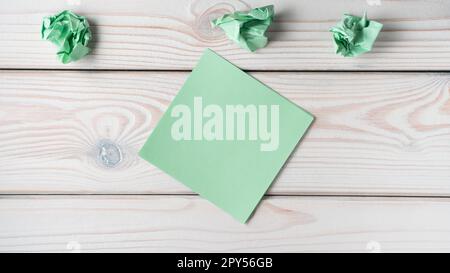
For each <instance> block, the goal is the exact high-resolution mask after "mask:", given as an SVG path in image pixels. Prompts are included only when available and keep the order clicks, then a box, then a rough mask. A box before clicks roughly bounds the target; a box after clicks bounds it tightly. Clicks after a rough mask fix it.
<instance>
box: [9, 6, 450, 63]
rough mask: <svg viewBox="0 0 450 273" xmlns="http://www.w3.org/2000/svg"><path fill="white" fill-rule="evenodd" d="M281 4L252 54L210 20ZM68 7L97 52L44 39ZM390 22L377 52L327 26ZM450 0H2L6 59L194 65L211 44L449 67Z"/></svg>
mask: <svg viewBox="0 0 450 273" xmlns="http://www.w3.org/2000/svg"><path fill="white" fill-rule="evenodd" d="M269 3H274V4H275V6H276V9H277V18H276V22H275V24H274V25H273V27H272V29H271V32H270V38H271V41H272V42H271V44H270V46H269V47H268V48H266V49H263V50H261V51H259V52H258V53H257V54H250V53H247V52H245V51H244V50H242V49H240V48H238V47H237V46H236V45H234V44H233V43H232V42H230V41H228V40H227V39H226V38H225V36H224V34H223V33H222V32H221V31H220V30H214V29H211V27H210V25H209V21H210V20H211V19H213V18H216V17H218V16H220V15H222V14H224V13H228V12H232V11H235V10H247V9H249V8H250V7H257V6H262V5H265V4H269ZM63 9H71V10H73V11H75V12H78V13H80V14H83V15H86V16H88V18H89V19H90V20H91V24H92V26H93V31H94V35H95V39H96V41H95V43H94V44H93V48H94V51H93V54H92V55H91V56H90V57H88V58H86V59H85V60H83V61H81V62H79V63H76V64H72V65H61V64H59V63H58V61H57V60H56V57H55V49H54V48H53V47H52V46H51V45H50V44H49V43H48V42H45V41H41V40H40V23H41V21H42V18H43V17H44V16H46V15H50V14H54V13H56V12H58V11H61V10H63ZM365 10H367V11H368V13H369V16H370V18H373V19H375V20H378V21H381V22H382V23H384V25H385V28H384V31H383V33H382V34H381V35H380V37H379V40H378V42H377V43H376V46H375V48H374V51H373V52H372V53H370V54H367V55H364V56H362V57H360V58H356V59H346V58H342V57H340V56H336V55H335V54H334V48H333V44H332V39H331V35H330V33H329V32H328V30H329V28H330V27H331V26H333V25H334V24H335V23H336V22H338V21H339V20H340V18H341V16H342V14H343V13H345V12H348V13H353V14H355V15H359V14H362V13H363V12H364V11H365ZM449 10H450V2H449V1H442V0H415V1H411V0H400V1H392V0H366V1H364V0H339V1H336V0H315V1H309V0H270V1H266V0H264V1H261V0H243V1H242V0H227V1H218V0H183V1H180V0H165V1H148V0H129V1H110V0H89V1H86V0H66V1H53V0H40V1H33V0H15V1H14V5H12V4H11V3H10V2H9V1H1V2H0V68H57V69H67V68H71V69H73V68H76V69H140V70H141V69H152V70H160V69H165V70H190V69H192V67H193V65H194V64H195V63H196V61H197V60H198V58H199V56H200V54H201V52H202V51H203V50H204V49H205V48H207V47H209V48H212V49H214V50H216V51H218V52H219V53H220V54H222V55H224V56H225V57H227V58H228V59H230V60H232V61H233V62H235V63H236V64H237V65H239V66H240V67H242V68H245V69H249V70H440V71H442V70H450V27H449V26H450V13H449Z"/></svg>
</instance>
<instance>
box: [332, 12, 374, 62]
mask: <svg viewBox="0 0 450 273" xmlns="http://www.w3.org/2000/svg"><path fill="white" fill-rule="evenodd" d="M382 28H383V24H381V23H378V22H376V21H370V20H368V19H367V14H366V13H365V14H364V16H363V17H357V16H352V15H348V14H345V15H344V19H343V20H342V21H341V22H340V23H339V24H338V25H336V26H335V27H333V28H332V29H330V31H331V32H332V33H333V37H334V44H335V47H336V54H341V55H342V56H345V57H356V56H359V55H361V54H363V53H366V52H369V51H371V50H372V47H373V44H374V43H375V41H376V39H377V37H378V34H379V33H380V31H381V29H382Z"/></svg>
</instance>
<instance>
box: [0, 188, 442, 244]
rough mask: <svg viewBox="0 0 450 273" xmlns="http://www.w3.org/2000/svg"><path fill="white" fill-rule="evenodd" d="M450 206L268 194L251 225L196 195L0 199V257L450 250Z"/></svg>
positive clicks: (435, 202)
mask: <svg viewBox="0 0 450 273" xmlns="http://www.w3.org/2000/svg"><path fill="white" fill-rule="evenodd" d="M449 214H450V202H449V199H439V198H438V199H432V200H430V199H428V200H427V199H420V200H419V199H415V198H412V199H408V198H406V199H397V198H390V199H389V198H383V199H380V198H331V197H330V198H320V197H315V198H310V197H270V198H269V199H267V200H265V201H263V203H262V205H261V206H260V207H259V209H258V210H257V212H256V214H255V216H254V217H253V218H252V219H251V220H250V222H249V223H248V224H247V225H243V224H239V223H238V222H236V221H235V220H233V219H231V217H229V216H228V215H227V214H225V213H224V212H222V211H220V210H219V209H217V208H216V207H214V206H213V205H211V204H210V203H208V202H207V201H205V200H203V199H200V198H198V197H182V196H168V197H155V196H151V197H142V196H131V197H86V196H83V197H42V196H41V197H32V196H28V197H14V196H12V197H0V219H1V221H0V252H11V251H15V252H71V251H76V250H79V251H82V252H129V251H130V252H131V251H132V252H210V251H211V252H267V251H270V252H372V251H380V252H416V251H417V252H427V251H433V252H439V251H450V219H449V217H448V215H449Z"/></svg>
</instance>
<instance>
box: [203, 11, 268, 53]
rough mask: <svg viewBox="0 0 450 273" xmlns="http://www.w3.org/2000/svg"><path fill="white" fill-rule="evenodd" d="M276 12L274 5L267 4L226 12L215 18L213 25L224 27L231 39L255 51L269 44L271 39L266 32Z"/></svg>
mask: <svg viewBox="0 0 450 273" xmlns="http://www.w3.org/2000/svg"><path fill="white" fill-rule="evenodd" d="M274 14H275V11H274V6H273V5H271V6H265V7H261V8H256V9H252V10H251V11H249V12H240V11H238V12H235V13H232V14H226V15H224V16H222V17H220V18H218V19H216V20H213V21H212V25H213V26H218V27H220V28H222V29H223V30H224V31H225V34H226V35H227V36H228V38H229V39H231V40H233V41H234V42H236V43H237V44H238V45H240V46H241V47H242V48H245V49H247V50H249V51H252V52H253V51H255V50H257V49H259V48H263V47H265V46H266V45H267V43H268V41H269V39H268V38H267V36H266V32H267V29H268V28H269V27H270V25H271V24H272V22H273V17H274Z"/></svg>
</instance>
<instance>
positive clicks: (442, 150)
mask: <svg viewBox="0 0 450 273" xmlns="http://www.w3.org/2000/svg"><path fill="white" fill-rule="evenodd" d="M253 75H254V76H255V77H256V78H258V79H260V80H262V81H263V82H264V83H267V84H268V85H269V86H271V87H273V88H274V89H275V90H277V91H279V92H280V93H281V94H282V95H284V96H285V97H287V98H288V99H290V100H292V101H294V102H295V103H297V104H298V105H301V106H303V107H304V108H305V109H308V110H309V111H311V113H313V114H314V115H315V116H316V117H317V121H316V123H315V124H314V126H313V127H312V129H311V130H310V132H309V134H308V135H307V136H306V138H305V139H304V142H303V143H302V144H301V145H300V147H299V148H298V150H297V151H296V152H295V153H294V154H293V156H292V158H291V160H290V161H289V163H288V164H287V166H286V168H285V169H284V170H283V171H282V173H281V175H280V176H279V177H278V179H277V181H276V182H275V183H274V186H273V188H272V189H271V190H270V193H271V194H288V195H290V194H294V195H299V194H311V195H316V194H319V195H329V194H331V195H341V194H343V195H415V196H449V195H450V180H449V177H450V99H449V95H450V91H449V79H450V75H449V74H415V73H404V74H397V73H394V74H385V73H381V74H380V73H351V74H350V73H326V74H324V73H254V74H253ZM186 76H187V74H186V73H183V72H176V73H163V72H158V73H156V72H130V73H121V72H120V73H119V72H96V73H92V72H25V71H16V72H3V73H1V74H0V143H2V145H0V155H1V156H0V193H8V194H9V193H17V194H21V193H27V194H28V193H66V194H73V193H76V194H79V193H81V194H84V193H103V194H108V193H110V194H111V193H114V194H115V193H133V194H151V193H157V194H162V193H164V194H167V193H184V194H185V193H191V192H190V191H189V190H188V189H187V188H185V187H184V186H182V185H181V184H180V183H178V182H176V181H174V180H173V179H171V178H169V177H168V176H167V175H165V174H164V173H162V172H161V171H159V170H158V169H156V168H154V167H152V166H151V165H150V164H148V163H146V162H144V161H143V160H141V159H140V158H139V157H138V156H137V151H138V150H139V149H140V147H141V146H142V145H143V143H144V142H145V140H146V139H147V137H148V136H149V134H150V133H151V130H152V128H154V126H155V125H156V124H157V122H158V120H159V118H160V117H161V115H162V114H163V112H164V111H165V109H166V108H167V106H168V105H169V103H170V102H171V101H172V99H173V98H174V96H175V94H176V93H177V90H179V88H180V87H181V85H182V84H183V82H184V80H185V79H186ZM102 140H109V141H111V142H112V143H114V144H115V145H118V146H119V147H120V149H121V151H122V155H123V160H122V162H121V163H119V164H118V165H117V166H116V167H114V168H106V167H105V166H104V165H103V164H102V161H99V160H98V154H99V142H101V141H102Z"/></svg>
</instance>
